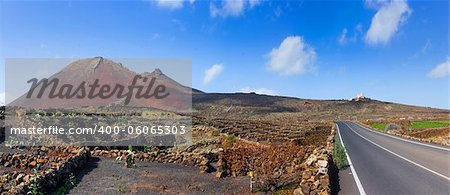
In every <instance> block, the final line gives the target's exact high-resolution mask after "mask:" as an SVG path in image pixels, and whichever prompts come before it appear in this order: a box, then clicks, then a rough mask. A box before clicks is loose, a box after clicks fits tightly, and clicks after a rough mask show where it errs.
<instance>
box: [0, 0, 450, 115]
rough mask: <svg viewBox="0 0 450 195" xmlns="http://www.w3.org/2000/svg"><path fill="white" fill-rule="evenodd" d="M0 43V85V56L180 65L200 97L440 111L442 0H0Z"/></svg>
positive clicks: (445, 8)
mask: <svg viewBox="0 0 450 195" xmlns="http://www.w3.org/2000/svg"><path fill="white" fill-rule="evenodd" d="M0 43H1V44H0V57H1V58H2V59H1V61H0V76H1V77H2V78H5V59H8V58H86V57H95V56H103V57H105V58H177V59H178V58H182V59H191V60H192V73H189V72H186V74H191V75H192V87H194V88H196V89H199V90H202V91H205V92H227V93H228V92H252V91H253V92H256V93H260V94H269V95H282V96H291V97H299V98H307V99H350V98H352V97H354V96H355V95H356V94H358V93H360V92H362V93H364V95H365V96H367V97H370V98H373V99H378V100H382V101H389V102H397V103H403V104H409V105H419V106H429V107H436V108H446V109H448V108H450V105H449V104H450V103H449V83H450V80H449V72H450V53H449V2H448V1H445V0H434V1H422V0H420V1H419V0H417V1H405V0H395V1H392V0H361V1H357V0H347V1H333V0H330V1H262V0H225V1H200V0H185V1H182V0H179V1H177V0H172V1H167V0H159V1H148V0H145V1H144V0H143V1H138V0H135V1H54V2H52V1H19V2H16V1H0ZM148 71H152V70H148ZM3 80H4V79H3ZM8 87H13V86H8ZM8 87H6V89H5V84H4V82H3V83H2V84H1V85H0V102H1V101H4V100H2V99H4V98H3V97H4V94H5V93H7V92H8ZM5 91H6V92H5ZM2 96H3V97H2Z"/></svg>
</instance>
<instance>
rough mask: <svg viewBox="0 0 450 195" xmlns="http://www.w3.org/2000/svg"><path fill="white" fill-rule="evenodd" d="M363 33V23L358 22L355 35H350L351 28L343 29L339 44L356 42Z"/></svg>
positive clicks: (354, 31) (354, 30)
mask: <svg viewBox="0 0 450 195" xmlns="http://www.w3.org/2000/svg"><path fill="white" fill-rule="evenodd" d="M361 34H362V25H361V24H358V25H356V26H355V28H354V29H353V36H351V35H350V33H349V30H347V28H344V29H342V31H341V34H340V35H339V37H338V39H337V40H338V43H339V45H346V44H348V43H354V42H356V40H357V39H358V37H359V36H360V35H361Z"/></svg>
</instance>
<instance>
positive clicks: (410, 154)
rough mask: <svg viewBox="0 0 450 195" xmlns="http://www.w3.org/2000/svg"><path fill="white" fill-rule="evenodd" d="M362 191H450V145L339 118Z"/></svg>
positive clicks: (402, 192)
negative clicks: (371, 127)
mask: <svg viewBox="0 0 450 195" xmlns="http://www.w3.org/2000/svg"><path fill="white" fill-rule="evenodd" d="M337 125H338V131H339V133H340V136H341V139H342V141H343V144H344V146H345V148H346V151H347V154H348V157H349V158H350V161H351V166H353V167H352V172H353V176H354V178H355V182H356V184H359V185H358V189H359V192H360V193H361V194H421V195H422V194H445V195H448V194H450V149H449V148H447V147H441V146H436V145H432V144H424V143H419V142H414V141H409V140H406V139H402V138H398V137H394V136H390V135H386V134H383V133H379V132H375V131H371V130H368V129H367V128H366V127H363V126H361V125H359V124H357V123H354V122H338V123H337Z"/></svg>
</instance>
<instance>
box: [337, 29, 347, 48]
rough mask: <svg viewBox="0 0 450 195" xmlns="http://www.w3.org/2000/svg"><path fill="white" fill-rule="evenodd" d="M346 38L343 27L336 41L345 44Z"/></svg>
mask: <svg viewBox="0 0 450 195" xmlns="http://www.w3.org/2000/svg"><path fill="white" fill-rule="evenodd" d="M347 41H348V38H347V29H346V28H344V29H343V30H342V32H341V35H340V36H339V39H338V42H339V44H340V45H345V44H347Z"/></svg>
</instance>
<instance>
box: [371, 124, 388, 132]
mask: <svg viewBox="0 0 450 195" xmlns="http://www.w3.org/2000/svg"><path fill="white" fill-rule="evenodd" d="M386 125H387V124H386V123H374V124H371V125H370V126H371V127H372V128H374V129H376V130H380V131H384V129H385V128H386Z"/></svg>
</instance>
